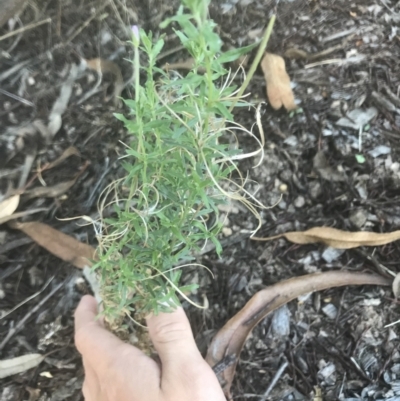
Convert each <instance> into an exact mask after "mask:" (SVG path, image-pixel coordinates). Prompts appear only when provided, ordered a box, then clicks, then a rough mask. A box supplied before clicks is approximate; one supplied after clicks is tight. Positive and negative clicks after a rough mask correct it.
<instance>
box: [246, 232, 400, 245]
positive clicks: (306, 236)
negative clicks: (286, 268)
mask: <svg viewBox="0 0 400 401" xmlns="http://www.w3.org/2000/svg"><path fill="white" fill-rule="evenodd" d="M282 237H284V238H286V239H287V240H288V241H290V242H293V243H295V244H315V243H322V244H325V245H328V246H330V247H332V248H336V249H352V248H357V247H359V246H380V245H386V244H389V243H391V242H394V241H397V240H399V239H400V230H398V231H393V232H391V233H375V232H370V231H357V232H349V231H342V230H338V229H337V228H332V227H314V228H310V229H309V230H307V231H292V232H288V233H284V234H279V235H275V236H273V237H268V238H258V237H253V238H252V239H253V240H256V241H270V240H273V239H278V238H282Z"/></svg>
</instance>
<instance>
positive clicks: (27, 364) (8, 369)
mask: <svg viewBox="0 0 400 401" xmlns="http://www.w3.org/2000/svg"><path fill="white" fill-rule="evenodd" d="M44 358H45V357H44V356H43V355H40V354H27V355H23V356H18V357H16V358H12V359H4V360H2V361H0V379H4V378H5V377H8V376H12V375H16V374H17V373H22V372H25V371H26V370H29V369H32V368H34V367H36V366H38V365H39V364H40V363H41V362H42V361H43V360H44Z"/></svg>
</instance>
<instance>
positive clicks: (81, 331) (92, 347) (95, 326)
mask: <svg viewBox="0 0 400 401" xmlns="http://www.w3.org/2000/svg"><path fill="white" fill-rule="evenodd" d="M96 316H97V302H96V300H95V299H94V298H93V297H91V296H88V295H85V296H84V297H83V298H82V299H81V302H80V303H79V305H78V308H77V309H76V311H75V344H76V347H77V349H78V351H79V352H80V353H81V354H82V356H83V357H84V358H85V360H86V361H87V362H88V364H90V366H92V367H93V369H95V370H96V371H102V370H106V368H107V366H109V365H110V363H111V362H112V361H114V359H115V358H116V355H117V354H118V352H117V351H118V350H120V349H121V348H123V347H126V344H125V343H124V342H122V341H121V340H120V339H119V338H118V337H116V336H115V335H114V334H112V333H110V332H109V331H108V330H106V329H105V328H104V327H103V326H102V325H101V324H100V322H99V321H98V320H96ZM132 348H133V350H131V353H132V354H135V355H136V354H137V355H140V356H142V355H143V354H142V352H141V351H139V350H138V349H136V348H134V347H132Z"/></svg>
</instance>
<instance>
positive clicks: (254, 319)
mask: <svg viewBox="0 0 400 401" xmlns="http://www.w3.org/2000/svg"><path fill="white" fill-rule="evenodd" d="M390 283H391V280H389V279H386V278H383V277H380V276H377V275H372V274H367V273H350V272H344V271H331V272H326V273H315V274H308V275H306V276H301V277H295V278H291V279H289V280H285V281H282V282H280V283H278V284H275V285H272V286H270V287H267V288H265V289H264V290H261V291H259V292H257V293H256V294H255V295H253V297H252V298H250V300H249V301H248V302H247V304H246V305H245V306H244V307H243V308H242V309H241V310H240V311H239V312H238V313H237V314H236V315H235V316H233V317H232V318H231V319H230V320H228V322H227V323H226V324H225V325H224V326H223V327H222V329H221V330H220V331H219V332H218V333H217V335H216V336H215V337H214V338H213V340H212V342H211V344H210V346H209V348H208V352H207V356H206V361H207V362H208V364H209V365H210V366H211V367H215V368H217V367H219V366H221V365H223V363H224V361H225V359H226V360H229V361H230V363H226V364H225V367H224V368H223V369H214V371H217V373H218V374H217V376H218V379H219V381H220V383H222V386H223V390H224V393H225V396H226V397H227V399H228V400H231V399H232V398H231V396H230V388H231V385H232V381H233V377H234V375H235V370H236V365H237V362H238V360H239V355H240V352H241V351H242V348H243V346H244V344H245V342H246V339H247V337H248V336H249V335H250V333H251V332H252V330H253V329H254V327H256V326H257V324H258V323H259V322H260V321H261V320H263V319H264V318H265V317H266V316H267V315H268V314H269V313H271V312H272V311H274V310H276V309H278V308H280V307H281V306H283V305H285V304H287V303H288V302H290V301H292V300H293V299H295V298H297V297H299V296H300V295H303V294H308V293H310V292H314V291H321V290H325V289H327V288H333V287H341V286H345V285H390Z"/></svg>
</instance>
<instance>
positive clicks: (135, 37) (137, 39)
mask: <svg viewBox="0 0 400 401" xmlns="http://www.w3.org/2000/svg"><path fill="white" fill-rule="evenodd" d="M131 30H132V33H133V36H132V42H133V45H134V46H135V47H138V46H139V42H140V32H139V27H138V26H137V25H132V26H131Z"/></svg>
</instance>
